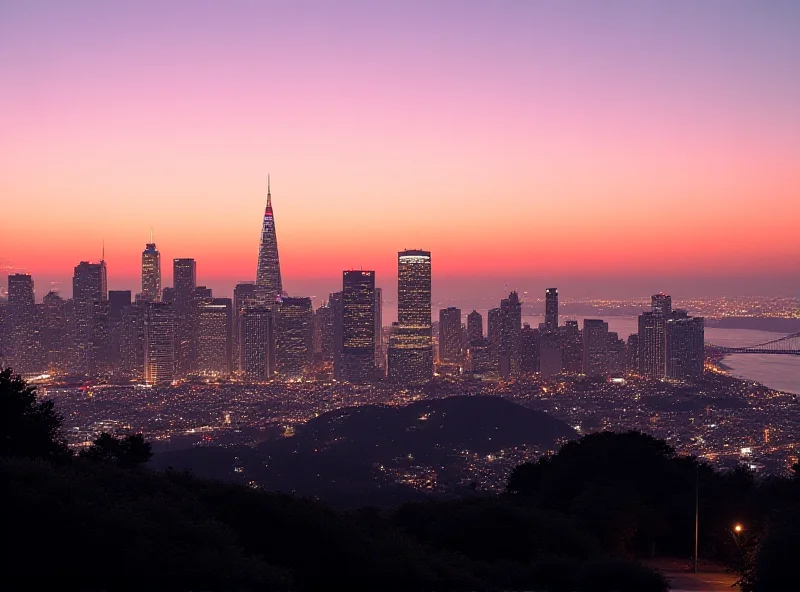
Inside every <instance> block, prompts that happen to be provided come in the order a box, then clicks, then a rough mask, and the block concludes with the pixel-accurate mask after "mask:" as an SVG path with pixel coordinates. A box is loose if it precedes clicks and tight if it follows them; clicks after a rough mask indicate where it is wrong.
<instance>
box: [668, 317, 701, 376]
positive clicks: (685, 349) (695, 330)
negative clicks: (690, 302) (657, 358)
mask: <svg viewBox="0 0 800 592" xmlns="http://www.w3.org/2000/svg"><path fill="white" fill-rule="evenodd" d="M665 341H666V345H665V348H664V349H665V356H666V376H667V378H672V379H677V380H686V379H690V378H700V377H701V376H702V375H703V362H704V360H705V351H704V341H705V319H703V317H690V316H689V315H687V314H686V312H685V311H675V313H673V315H672V316H671V317H670V318H669V319H668V320H667V323H666V331H665Z"/></svg>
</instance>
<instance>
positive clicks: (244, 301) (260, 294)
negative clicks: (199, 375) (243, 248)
mask: <svg viewBox="0 0 800 592" xmlns="http://www.w3.org/2000/svg"><path fill="white" fill-rule="evenodd" d="M274 303H275V300H274V298H271V297H270V292H269V290H268V289H267V288H264V287H263V286H259V285H258V284H255V283H253V282H240V283H238V284H236V287H234V289H233V357H234V360H235V362H236V364H235V368H234V369H235V370H236V371H242V368H241V367H239V360H241V356H240V355H239V344H240V342H241V339H240V338H239V326H240V324H241V323H240V322H239V317H240V316H241V314H242V311H244V310H245V309H246V308H252V307H257V308H268V309H270V310H272V305H273V304H274ZM272 334H273V335H274V332H273V333H272ZM273 349H274V347H273ZM273 353H274V352H273Z"/></svg>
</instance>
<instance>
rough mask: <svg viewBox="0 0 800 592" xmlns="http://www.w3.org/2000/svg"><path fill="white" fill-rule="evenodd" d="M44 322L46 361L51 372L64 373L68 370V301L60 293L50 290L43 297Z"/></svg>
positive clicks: (43, 338)
mask: <svg viewBox="0 0 800 592" xmlns="http://www.w3.org/2000/svg"><path fill="white" fill-rule="evenodd" d="M42 305H43V310H44V322H43V327H42V344H43V347H44V355H45V363H46V367H47V371H48V372H49V373H50V374H54V375H55V374H63V373H65V372H67V370H68V367H69V366H68V363H67V362H68V348H67V345H68V341H69V331H68V324H67V303H66V301H65V300H64V299H63V298H62V297H61V296H60V295H59V294H58V292H55V291H52V290H51V291H50V292H48V293H47V294H45V295H44V298H42Z"/></svg>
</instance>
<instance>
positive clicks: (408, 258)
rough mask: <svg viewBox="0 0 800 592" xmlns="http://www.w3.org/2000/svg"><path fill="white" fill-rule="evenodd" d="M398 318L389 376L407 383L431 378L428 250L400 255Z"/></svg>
mask: <svg viewBox="0 0 800 592" xmlns="http://www.w3.org/2000/svg"><path fill="white" fill-rule="evenodd" d="M397 321H398V326H397V330H396V332H395V333H394V334H393V335H392V336H391V338H390V341H389V377H390V378H391V379H392V380H395V381H397V382H406V383H415V382H416V383H419V382H426V381H428V380H430V378H431V376H432V375H433V349H432V342H431V254H430V252H429V251H420V250H410V251H401V252H399V253H398V254H397Z"/></svg>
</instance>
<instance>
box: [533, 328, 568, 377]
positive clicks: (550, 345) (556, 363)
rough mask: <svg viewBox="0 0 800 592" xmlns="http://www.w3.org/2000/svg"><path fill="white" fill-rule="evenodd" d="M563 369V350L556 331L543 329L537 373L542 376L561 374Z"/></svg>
mask: <svg viewBox="0 0 800 592" xmlns="http://www.w3.org/2000/svg"><path fill="white" fill-rule="evenodd" d="M563 370H564V350H563V349H562V347H561V339H560V336H559V335H558V333H556V332H551V331H545V332H544V333H543V334H542V339H541V347H540V348H539V373H540V374H541V375H542V378H550V377H551V376H555V375H556V374H561V372H562V371H563Z"/></svg>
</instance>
